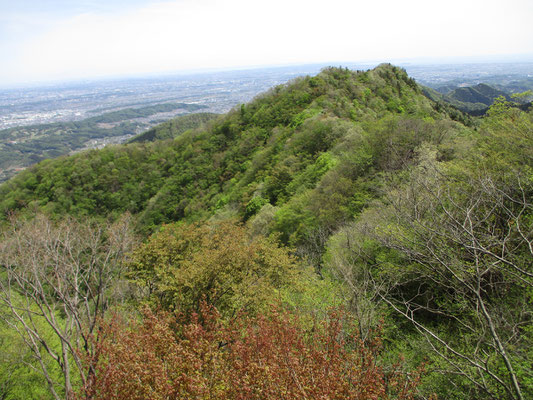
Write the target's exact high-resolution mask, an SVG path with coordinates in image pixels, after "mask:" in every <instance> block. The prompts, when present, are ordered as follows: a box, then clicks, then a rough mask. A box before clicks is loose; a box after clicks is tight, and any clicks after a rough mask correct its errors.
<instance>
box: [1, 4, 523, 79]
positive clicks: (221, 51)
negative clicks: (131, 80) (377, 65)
mask: <svg viewBox="0 0 533 400" xmlns="http://www.w3.org/2000/svg"><path fill="white" fill-rule="evenodd" d="M0 10H1V12H0V51H1V52H2V53H3V54H4V55H5V57H4V60H3V62H2V63H1V65H0V86H2V87H9V86H12V85H20V84H31V83H35V82H47V81H59V80H71V79H86V78H98V77H110V76H112V77H117V76H134V75H143V74H158V73H171V72H179V71H200V70H204V71H205V70H209V69H232V68H240V67H251V66H271V65H295V64H305V63H324V62H332V63H333V62H337V63H341V62H365V61H376V62H381V61H392V62H397V61H398V60H419V61H424V60H426V61H439V62H443V61H444V62H445V61H446V60H458V59H460V60H463V61H465V60H467V61H468V60H490V59H497V60H498V61H505V60H509V61H513V60H517V61H524V60H528V61H531V60H533V56H532V54H533V40H532V39H533V33H532V31H531V26H530V21H531V18H532V17H533V2H531V1H529V0H509V1H507V2H501V1H495V0H473V1H462V0H451V1H447V2H428V1H425V0H409V1H404V2H398V1H389V0H386V1H378V2H363V1H345V0H330V1H328V2H327V4H326V2H323V1H316V0H306V1H303V0H295V1H281V0H272V1H269V2H265V1H249V0H248V1H247V0H229V1H217V0H194V1H193V0H178V1H165V2H163V1H154V0H134V1H125V0H86V1H76V2H72V1H67V0H51V1H46V2H43V1H40V0H27V1H16V2H14V1H11V0H0Z"/></svg>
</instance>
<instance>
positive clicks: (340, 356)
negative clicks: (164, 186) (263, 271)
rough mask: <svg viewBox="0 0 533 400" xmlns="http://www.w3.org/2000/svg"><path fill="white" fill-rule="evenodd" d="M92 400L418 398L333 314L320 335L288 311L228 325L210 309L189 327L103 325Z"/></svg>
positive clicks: (146, 322)
mask: <svg viewBox="0 0 533 400" xmlns="http://www.w3.org/2000/svg"><path fill="white" fill-rule="evenodd" d="M98 348H99V356H98V359H92V360H88V364H87V365H94V368H95V375H94V376H93V379H92V380H91V381H90V383H89V385H88V387H86V388H85V391H84V393H83V396H81V397H85V398H91V399H132V400H135V399H139V400H141V399H143V400H144V399H235V400H253V399H258V400H259V399H262V400H279V399H286V400H292V399H294V400H296V399H309V400H310V399H313V400H314V399H324V400H326V399H351V400H355V399H369V400H370V399H391V398H394V399H412V398H413V394H414V390H415V388H416V386H417V384H418V373H414V374H411V379H410V380H408V379H407V378H406V377H405V375H404V374H401V373H399V372H397V371H394V372H389V373H385V372H384V371H383V369H382V368H380V367H379V366H378V364H377V352H378V351H379V348H380V342H379V339H375V340H374V341H373V342H372V343H366V344H363V343H362V342H361V341H360V340H358V339H357V338H353V337H352V338H347V339H345V338H344V336H343V316H342V313H339V312H334V313H332V314H331V315H330V317H329V319H328V320H327V321H324V322H323V323H322V324H320V325H317V326H315V327H314V328H313V329H311V332H308V331H306V330H305V329H303V328H302V327H301V324H299V323H298V321H297V318H296V317H295V316H293V315H291V314H290V313H288V312H285V311H279V310H273V311H272V312H271V313H270V314H269V315H268V316H258V317H254V318H245V317H242V316H241V317H238V318H236V319H235V320H233V321H232V322H231V323H229V324H225V323H224V322H223V321H222V320H221V318H220V316H219V314H218V313H217V311H216V310H215V309H213V308H211V307H209V306H207V305H203V306H202V307H201V312H200V314H199V315H195V316H194V318H193V319H192V321H190V322H188V323H187V324H186V325H181V324H179V323H178V318H176V317H174V316H172V315H171V314H169V313H159V314H153V313H151V312H150V311H146V312H145V315H144V319H143V321H142V324H139V323H132V324H129V326H127V325H126V324H125V323H123V322H120V319H114V320H113V321H112V322H110V323H108V324H105V325H103V326H102V330H101V332H100V335H99V338H98Z"/></svg>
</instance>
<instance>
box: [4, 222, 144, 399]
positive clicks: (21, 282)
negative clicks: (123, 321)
mask: <svg viewBox="0 0 533 400" xmlns="http://www.w3.org/2000/svg"><path fill="white" fill-rule="evenodd" d="M133 238H134V236H133V234H132V230H131V224H130V217H129V216H125V217H123V218H122V219H120V220H119V221H118V222H116V223H114V224H106V225H104V224H99V223H95V222H92V221H89V220H86V221H80V220H75V219H72V218H68V219H66V220H63V221H61V222H59V223H54V222H52V221H51V220H50V219H48V218H47V217H45V216H42V215H39V216H37V217H35V218H34V219H31V220H28V221H21V220H14V221H12V222H11V225H10V227H9V229H7V230H6V231H5V232H4V233H3V234H2V237H1V242H0V268H1V274H0V305H1V306H2V308H3V309H4V310H7V311H8V312H7V313H6V314H4V315H3V317H4V320H5V321H6V323H8V324H9V325H10V326H11V327H12V329H14V330H16V331H17V332H18V333H19V335H20V337H21V338H22V340H23V342H24V343H25V345H26V346H27V348H28V349H30V351H31V352H32V354H33V357H34V358H35V360H36V362H37V364H38V365H39V366H40V370H41V372H42V373H43V375H44V377H45V379H46V381H47V383H48V387H49V390H50V392H51V393H52V395H53V396H54V398H56V399H60V398H63V397H64V398H65V399H70V398H72V396H73V392H72V389H73V381H76V382H79V383H80V384H81V385H85V384H86V382H87V379H90V375H91V371H90V368H89V370H87V369H86V368H84V366H83V365H82V361H83V360H82V358H83V357H84V356H91V352H93V351H94V349H93V348H92V345H91V343H92V341H91V340H90V337H91V335H93V334H94V333H95V329H96V328H97V323H98V320H99V319H100V318H101V317H103V315H104V313H105V312H106V310H107V309H108V308H109V307H110V305H111V303H112V302H113V301H114V297H115V293H116V291H115V289H116V287H117V285H118V284H119V282H120V276H121V271H122V267H123V265H124V261H125V257H126V255H127V253H128V252H129V251H130V249H131V247H132V245H133V243H134V239H133ZM43 320H44V321H45V322H46V323H45V324H43V323H42V321H43ZM45 331H46V332H45ZM50 333H51V335H50ZM50 338H53V339H50ZM57 343H59V346H58V345H57ZM80 350H81V351H80ZM49 358H51V359H52V360H53V361H55V363H57V365H58V366H59V367H60V369H61V372H62V382H57V381H56V380H55V379H54V377H53V374H51V371H49V369H50V367H49V365H50V363H49V362H47V359H49Z"/></svg>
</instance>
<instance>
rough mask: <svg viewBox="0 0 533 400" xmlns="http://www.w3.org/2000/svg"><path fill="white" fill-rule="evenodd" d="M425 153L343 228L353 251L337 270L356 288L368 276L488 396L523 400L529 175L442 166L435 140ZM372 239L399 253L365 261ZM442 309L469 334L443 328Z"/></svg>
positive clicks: (531, 235) (532, 282)
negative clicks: (382, 198) (438, 326)
mask: <svg viewBox="0 0 533 400" xmlns="http://www.w3.org/2000/svg"><path fill="white" fill-rule="evenodd" d="M420 158H421V159H420V162H419V166H418V167H417V168H416V170H415V171H414V172H413V173H412V175H411V179H410V180H409V183H408V184H407V185H406V184H405V183H399V184H396V185H395V184H393V183H391V185H390V186H389V192H388V194H387V196H386V197H387V200H386V204H382V205H381V206H380V207H379V208H374V209H373V210H369V211H368V212H366V213H365V214H364V216H363V218H362V219H361V220H360V221H359V222H358V223H357V224H354V225H353V226H352V227H350V228H346V229H345V230H346V232H345V235H346V237H347V238H351V240H352V243H351V244H350V247H351V250H350V252H351V253H350V252H348V254H352V260H350V258H349V257H347V256H344V258H343V259H342V260H340V262H339V265H340V267H339V266H338V267H337V270H338V271H340V272H341V273H342V274H343V276H344V279H345V280H346V281H347V282H351V285H352V287H354V293H356V294H357V293H359V291H360V290H361V289H362V288H363V289H365V288H368V286H367V284H363V283H361V280H363V281H366V282H368V281H371V282H372V283H373V284H374V293H375V295H376V296H377V297H378V298H380V299H381V300H382V301H384V302H385V303H386V304H388V305H389V306H390V307H391V308H392V309H393V310H395V311H396V312H397V313H399V314H400V315H402V316H403V317H405V318H406V319H407V320H409V321H410V322H411V323H412V324H413V325H414V327H415V328H416V329H417V330H418V331H419V332H420V333H421V334H422V335H424V337H425V338H426V339H427V342H428V344H429V346H430V347H431V348H432V349H433V351H434V352H435V353H436V354H438V355H439V356H441V357H442V358H443V359H445V360H446V361H447V362H448V363H449V365H450V366H451V369H450V372H453V373H454V374H460V375H462V376H463V377H465V378H466V379H468V380H469V381H470V382H472V383H473V384H474V385H475V386H476V387H478V389H480V390H481V391H484V392H485V393H487V394H488V395H489V396H491V397H497V398H501V397H503V396H505V397H507V398H510V399H520V400H521V399H523V398H524V394H523V390H522V387H521V383H520V378H519V374H518V372H517V365H518V364H520V368H521V369H522V370H523V371H524V370H525V371H526V374H527V369H528V368H530V366H528V361H527V359H524V351H523V350H524V346H527V344H526V343H525V342H526V340H528V339H527V338H526V336H527V334H526V333H525V332H526V330H527V327H528V326H530V325H531V321H532V317H533V311H532V309H531V304H530V303H529V302H528V300H527V293H528V292H530V291H531V288H532V287H533V268H532V262H531V260H532V257H531V256H533V246H532V243H533V232H532V231H533V229H532V228H533V226H532V224H533V221H532V211H533V204H532V203H531V194H532V188H531V182H530V181H528V179H527V177H526V176H523V174H521V172H520V171H507V172H506V173H507V174H508V175H507V176H505V177H499V176H495V174H493V173H489V172H488V171H483V170H478V171H477V172H475V173H474V172H471V171H466V172H465V171H459V172H457V171H456V173H450V172H449V171H448V173H444V172H443V170H442V169H441V168H440V167H439V164H438V163H437V162H436V161H435V154H434V152H432V151H431V149H429V148H426V149H423V150H422V151H421V153H420ZM528 185H529V186H528ZM377 210H379V212H378V211H377ZM365 239H366V240H368V239H373V240H374V241H375V242H377V243H379V245H381V246H383V247H384V248H386V249H389V250H390V251H394V252H396V254H397V255H398V257H401V258H400V259H397V258H396V259H395V258H394V257H391V258H390V259H388V260H375V259H373V260H372V261H371V262H374V265H368V262H369V260H371V258H372V257H371V256H369V255H367V254H365V251H366V250H365V248H364V246H363V245H362V244H361V243H362V242H363V240H365ZM345 248H346V249H347V248H348V247H347V246H345ZM365 263H366V264H365ZM350 267H351V268H353V269H355V270H356V272H351V271H350ZM364 268H367V270H368V269H369V270H370V271H373V272H372V273H363V272H364V271H363V272H361V270H362V269H364ZM375 271H380V272H379V274H377V273H376V272H375ZM365 293H368V289H365ZM435 319H440V320H441V321H447V322H448V323H449V324H453V325H454V326H455V327H456V332H460V333H459V335H462V336H463V337H455V338H450V336H447V337H445V336H443V335H442V333H441V332H437V331H436V330H435V329H434V324H432V323H431V322H432V321H434V320H435ZM454 339H455V340H454ZM457 339H459V340H457ZM467 341H468V342H467ZM525 357H527V356H525ZM531 372H532V371H531V369H529V373H531ZM504 393H505V394H504Z"/></svg>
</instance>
